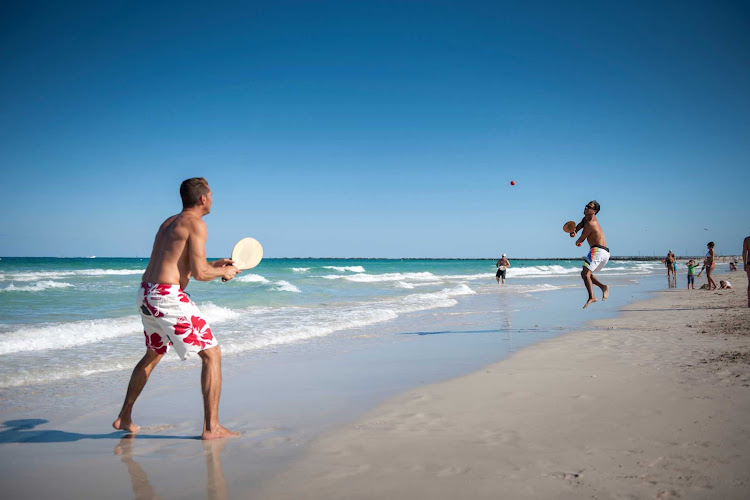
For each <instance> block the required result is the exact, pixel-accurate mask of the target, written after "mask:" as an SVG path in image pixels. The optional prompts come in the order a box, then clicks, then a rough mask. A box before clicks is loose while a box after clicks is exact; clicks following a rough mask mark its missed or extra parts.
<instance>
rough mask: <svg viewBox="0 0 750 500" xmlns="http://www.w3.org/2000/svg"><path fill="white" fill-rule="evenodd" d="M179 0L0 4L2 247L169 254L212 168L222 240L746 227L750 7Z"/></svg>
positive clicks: (430, 250)
mask: <svg viewBox="0 0 750 500" xmlns="http://www.w3.org/2000/svg"><path fill="white" fill-rule="evenodd" d="M527 4H528V5H527ZM176 5H178V4H174V3H172V2H169V3H167V2H160V1H151V2H75V1H71V2H35V1H25V2H20V1H10V2H4V3H3V5H2V7H0V9H2V10H0V49H1V51H0V71H1V73H2V78H0V109H1V110H2V112H1V113H0V168H1V169H2V171H1V172H0V173H1V174H2V179H3V182H2V186H3V187H4V189H3V192H4V197H5V207H6V208H5V209H4V210H3V211H2V214H0V255H3V256H87V255H98V256H136V255H138V256H144V255H148V254H149V253H150V247H151V243H152V240H153V236H154V232H155V230H156V229H157V227H158V225H159V224H160V223H161V221H162V220H163V219H164V218H166V217H167V216H169V215H171V214H173V213H176V212H177V211H179V209H180V200H179V193H178V188H179V184H180V182H181V181H182V180H183V179H185V178H187V177H192V176H205V177H206V178H207V179H208V180H209V183H210V184H211V187H212V188H213V191H214V209H213V212H212V213H211V214H210V215H209V216H208V217H207V218H206V222H207V224H208V228H209V241H208V245H207V250H208V254H209V255H210V256H214V257H219V256H225V255H227V254H228V253H229V250H230V249H231V247H232V245H233V243H234V242H235V241H236V240H238V239H240V238H241V237H244V236H254V237H256V238H257V239H259V240H260V241H261V243H263V245H264V248H265V252H266V256H267V257H322V256H338V257H356V256H362V257H497V255H499V254H500V253H502V252H506V253H508V254H509V255H510V256H513V257H554V256H579V255H580V254H581V253H582V251H581V249H577V248H576V247H575V246H574V245H573V243H572V241H573V240H572V239H571V238H569V237H568V236H566V235H565V234H564V233H562V231H561V229H560V227H561V225H562V224H563V223H564V222H565V221H566V220H569V219H576V220H579V218H580V217H581V212H582V209H583V206H584V205H585V204H586V202H588V201H589V200H591V199H596V200H598V201H599V202H600V203H601V205H602V211H601V212H600V214H599V219H600V222H601V224H602V226H603V228H604V230H605V233H606V236H607V243H608V245H609V247H610V248H611V249H612V253H613V254H615V255H638V254H641V255H652V254H653V253H656V254H657V255H660V254H665V253H666V251H667V250H668V249H673V250H675V252H676V253H678V254H684V253H686V252H687V253H691V254H703V253H704V252H705V244H706V242H707V241H709V240H713V241H716V243H717V248H718V250H719V252H720V253H739V252H740V250H741V244H742V239H743V238H744V237H745V236H747V235H748V234H750V220H749V219H748V217H747V207H748V204H747V198H745V196H747V190H748V186H750V183H749V182H748V181H750V168H748V158H750V91H749V90H750V30H749V29H748V26H749V25H750V7H748V4H747V3H744V2H712V3H711V4H709V3H708V2H684V1H681V2H627V3H621V2H595V1H586V2H533V3H529V2H495V1H493V2H472V1H461V2H447V1H426V0H422V1H378V2H366V1H362V2H354V1H340V2H315V1H304V2H284V1H281V2H263V3H261V2H247V3H242V2H237V3H234V2H233V3H228V4H227V5H221V4H208V3H204V2H191V1H186V2H181V3H180V4H179V7H176ZM511 180H515V181H516V186H513V187H512V186H510V181H511Z"/></svg>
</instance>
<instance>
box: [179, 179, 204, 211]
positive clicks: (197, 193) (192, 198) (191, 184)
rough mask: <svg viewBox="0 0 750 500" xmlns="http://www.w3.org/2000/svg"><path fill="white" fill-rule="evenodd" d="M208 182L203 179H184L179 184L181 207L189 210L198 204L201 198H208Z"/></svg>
mask: <svg viewBox="0 0 750 500" xmlns="http://www.w3.org/2000/svg"><path fill="white" fill-rule="evenodd" d="M208 192H209V188H208V181H207V180H206V179H204V178H203V177H192V178H190V179H185V180H184V181H182V184H180V197H181V198H182V207H183V208H190V207H194V206H195V205H197V204H198V200H200V199H201V196H203V195H206V196H208Z"/></svg>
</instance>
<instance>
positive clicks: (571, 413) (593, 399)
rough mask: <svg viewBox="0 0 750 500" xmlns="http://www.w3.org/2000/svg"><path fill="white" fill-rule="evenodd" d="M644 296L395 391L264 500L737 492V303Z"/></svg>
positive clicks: (720, 295)
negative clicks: (470, 366) (450, 375)
mask: <svg viewBox="0 0 750 500" xmlns="http://www.w3.org/2000/svg"><path fill="white" fill-rule="evenodd" d="M738 277H740V278H743V277H744V276H742V275H741V274H740V273H727V274H721V275H717V280H718V279H727V278H734V280H735V281H737V283H736V284H735V285H736V286H735V288H733V289H732V290H727V291H715V292H707V291H703V290H695V291H692V290H690V291H688V290H685V289H682V288H678V289H672V290H664V291H661V292H657V294H656V295H657V296H656V297H654V298H650V299H647V300H645V301H638V302H634V303H631V304H629V305H627V306H625V307H623V308H622V309H621V311H620V313H619V314H618V316H617V317H615V318H612V319H605V320H598V321H594V322H593V324H592V325H591V326H592V327H593V328H594V329H587V330H585V331H581V332H573V333H567V334H564V335H561V336H559V337H555V338H553V339H549V340H546V341H543V342H541V343H538V344H535V345H532V346H530V347H527V348H525V349H523V350H521V351H518V352H517V353H516V354H514V355H513V356H512V357H510V358H508V359H505V360H502V361H499V362H497V363H494V364H491V365H489V366H487V367H486V368H485V369H483V370H480V371H478V372H475V373H473V374H469V375H465V376H462V377H459V378H457V379H452V380H449V381H446V382H441V383H438V384H432V385H427V386H423V387H420V388H417V389H415V390H412V391H408V392H407V393H405V394H402V395H401V396H398V397H396V398H393V399H391V400H389V401H388V402H386V403H385V404H383V405H380V406H378V407H377V408H375V409H374V410H372V411H370V412H369V413H367V414H366V415H365V416H364V417H363V418H361V419H360V420H359V421H357V422H355V423H352V424H349V425H346V426H343V427H341V428H339V429H337V430H335V431H333V432H331V433H329V434H327V435H324V436H322V437H321V438H320V439H318V440H316V441H315V442H314V443H313V444H312V445H311V446H310V447H309V449H308V450H307V451H305V452H303V454H302V456H301V457H300V458H299V459H298V460H297V461H295V462H294V463H293V465H292V466H291V467H290V468H289V469H287V470H286V471H284V472H282V473H281V474H279V475H278V476H277V477H275V478H273V479H270V480H268V481H266V482H265V483H264V484H263V485H261V486H260V487H258V488H251V489H250V490H249V491H246V492H245V493H250V492H251V493H253V494H258V495H259V496H260V497H264V498H302V497H304V498H388V497H394V498H406V497H414V496H416V497H426V496H430V497H436V498H458V497H461V496H463V497H470V498H497V495H498V493H500V492H502V493H503V495H504V496H507V497H508V498H584V497H591V498H624V497H637V498H676V497H683V498H684V497H687V498H722V499H723V498H746V497H747V492H748V490H750V423H748V421H747V415H748V414H750V336H748V330H749V328H748V327H750V309H748V308H747V307H746V295H745V289H744V286H742V285H744V283H742V285H741V284H740V282H742V281H744V280H743V279H738Z"/></svg>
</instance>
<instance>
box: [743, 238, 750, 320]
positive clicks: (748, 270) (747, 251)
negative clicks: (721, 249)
mask: <svg viewBox="0 0 750 500" xmlns="http://www.w3.org/2000/svg"><path fill="white" fill-rule="evenodd" d="M742 267H744V268H745V274H747V307H750V236H748V237H747V238H745V241H743V242H742Z"/></svg>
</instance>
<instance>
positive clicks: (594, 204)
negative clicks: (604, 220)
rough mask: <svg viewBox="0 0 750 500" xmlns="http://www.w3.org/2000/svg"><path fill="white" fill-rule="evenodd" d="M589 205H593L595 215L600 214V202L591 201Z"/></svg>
mask: <svg viewBox="0 0 750 500" xmlns="http://www.w3.org/2000/svg"><path fill="white" fill-rule="evenodd" d="M589 205H591V206H592V207H594V213H595V214H598V213H599V208H600V207H599V202H598V201H596V200H591V201H590V202H589Z"/></svg>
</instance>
